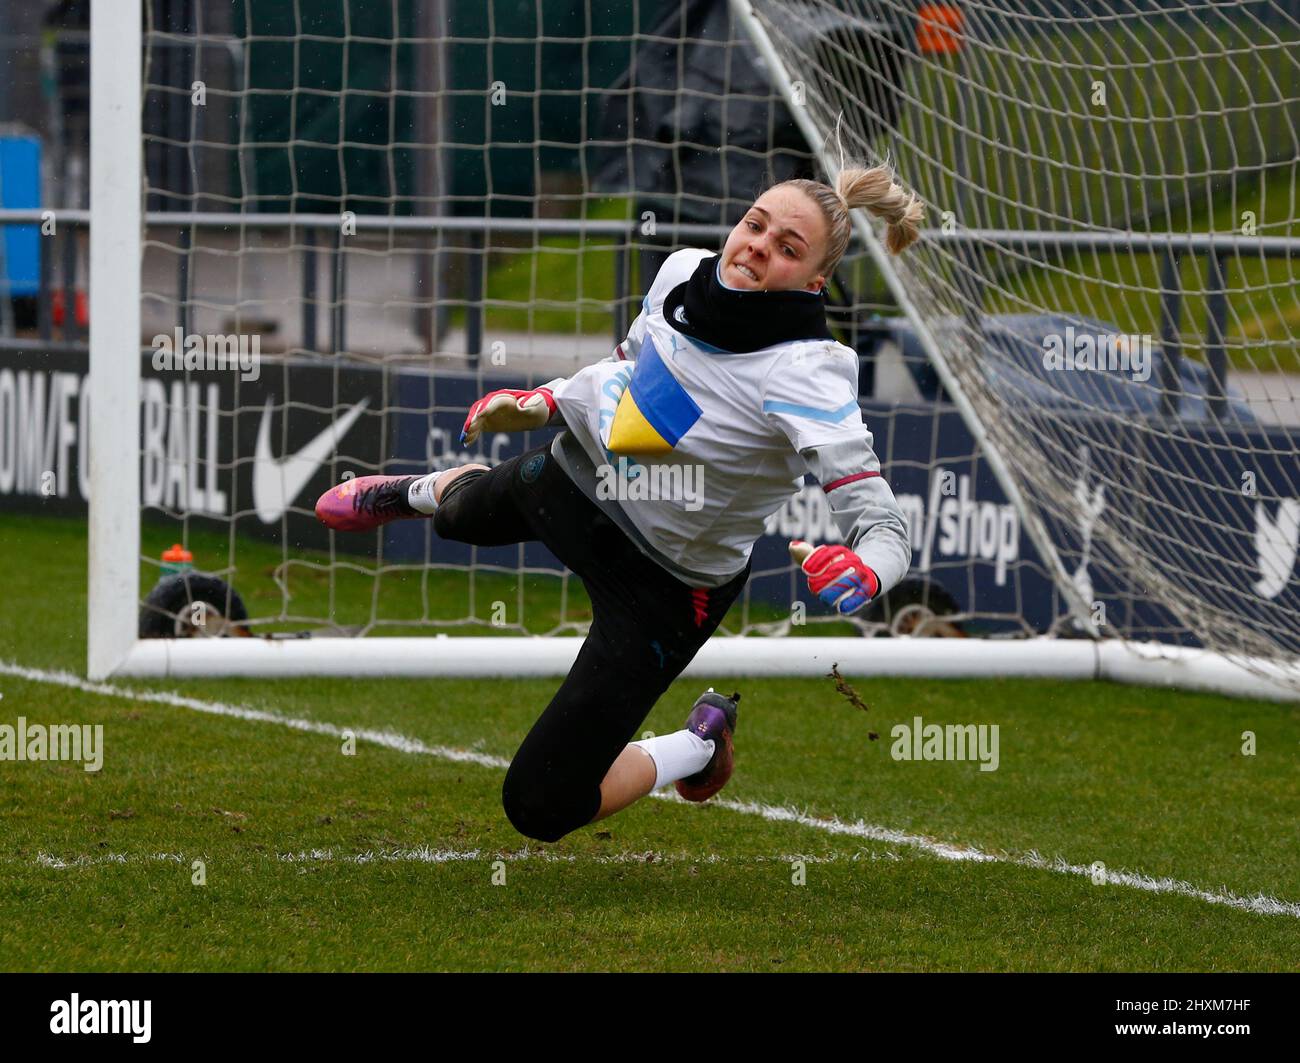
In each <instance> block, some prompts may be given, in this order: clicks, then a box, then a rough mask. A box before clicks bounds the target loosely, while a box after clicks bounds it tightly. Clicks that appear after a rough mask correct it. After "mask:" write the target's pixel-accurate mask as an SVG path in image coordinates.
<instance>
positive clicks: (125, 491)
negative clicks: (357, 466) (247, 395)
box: [86, 0, 1300, 700]
mask: <svg viewBox="0 0 1300 1063" xmlns="http://www.w3.org/2000/svg"><path fill="white" fill-rule="evenodd" d="M729 2H730V3H731V7H732V11H733V13H734V14H735V15H736V17H737V18H738V20H739V21H740V23H741V24H742V25H743V26H744V27H745V28H746V31H747V32H748V33H749V35H750V36H751V38H752V39H753V40H754V42H755V44H756V46H757V47H758V48H759V50H760V51H761V52H762V53H763V55H764V58H765V59H766V60H767V61H768V62H769V63H771V64H772V69H773V71H774V72H776V73H777V77H776V80H777V82H778V84H779V87H780V90H781V91H782V93H783V94H784V95H785V96H786V97H787V99H788V100H789V99H790V98H791V84H790V79H789V77H788V76H787V75H786V74H785V72H784V69H783V65H782V64H781V62H780V60H779V57H778V56H777V54H776V51H775V49H774V48H773V46H772V44H771V42H770V41H769V40H768V39H767V37H766V34H765V33H764V32H763V31H762V27H761V26H760V25H759V24H758V20H757V17H756V15H755V13H754V11H753V8H752V5H751V4H750V3H749V2H748V0H729ZM142 15H143V0H117V2H116V3H115V4H113V5H107V4H102V3H100V4H94V5H92V7H91V33H90V64H91V101H90V103H91V147H90V156H91V188H90V212H91V241H90V262H89V274H90V308H91V314H90V387H91V391H92V400H91V403H90V431H89V452H90V453H89V456H90V502H89V554H88V603H87V613H86V622H87V663H86V668H87V673H88V675H89V677H90V678H91V679H92V680H101V679H105V678H110V677H119V676H148V677H189V676H263V677H275V676H297V675H346V676H399V675H400V676H422V677H452V676H457V677H522V676H558V675H563V674H565V673H566V672H567V671H568V669H569V668H570V666H571V665H572V663H573V660H574V659H575V657H576V656H577V653H578V649H579V647H580V646H581V644H582V641H583V640H582V639H580V638H573V637H557V638H539V637H527V636H515V637H509V636H508V637H506V638H505V639H502V638H482V637H464V638H459V637H456V638H453V637H451V636H447V635H440V636H436V637H416V638H400V637H376V638H363V639H354V640H351V641H350V642H349V644H348V648H347V652H346V653H339V652H338V649H339V647H338V644H337V642H336V640H334V639H323V638H315V639H306V640H300V639H293V640H271V639H259V638H244V639H239V638H232V639H176V640H167V639H158V640H141V639H139V638H138V637H137V624H138V609H139V598H140V594H139V591H140V588H139V570H140V531H141V520H140V502H141V491H140V461H139V447H140V441H139V424H138V420H137V419H136V418H131V417H123V416H121V413H120V411H121V410H124V409H137V408H138V406H139V394H140V382H141V373H140V357H139V353H140V322H141V311H140V300H141V289H142V278H141V271H140V269H139V268H138V264H139V263H140V262H141V256H142V250H143V235H144V224H145V217H144V214H143V181H142V177H143V172H142V158H143V123H142V112H141V106H142V97H143V89H142V84H141V77H140V71H141V69H142V60H143V34H142V32H141V29H140V27H141V26H142V25H143V18H142ZM791 111H792V113H793V114H794V116H795V118H796V120H797V121H798V122H799V123H800V125H801V127H802V129H803V132H804V133H805V135H807V137H808V141H809V143H810V144H817V143H818V142H819V140H820V138H819V136H818V135H817V132H816V130H815V129H814V128H813V127H812V123H811V120H810V119H809V118H808V116H807V115H806V114H805V113H803V109H802V108H800V107H799V106H797V105H795V106H792V107H791ZM123 145H134V150H123ZM818 155H819V156H820V159H821V162H822V164H823V165H824V166H825V167H827V172H828V173H833V172H834V165H835V164H834V160H833V159H831V158H830V157H829V154H828V152H827V151H826V149H825V146H823V147H822V148H821V149H820V150H819V151H818ZM855 213H856V215H858V216H856V217H855V219H854V224H855V226H856V228H857V231H858V234H859V236H860V237H861V238H862V240H863V241H864V243H865V245H866V247H867V249H868V250H869V252H870V253H871V255H872V256H873V259H874V260H875V262H876V264H877V265H878V266H879V267H880V268H881V270H882V273H883V275H884V277H885V278H886V280H887V282H888V283H889V285H890V287H891V289H892V290H893V292H894V294H895V296H896V297H897V298H898V301H899V305H900V307H901V308H902V310H903V311H904V313H905V314H906V315H907V316H908V318H909V319H910V320H911V322H912V324H913V326H914V327H915V328H916V330H917V333H918V335H919V336H921V337H922V339H923V341H924V344H925V347H926V349H927V353H928V354H929V355H930V357H931V359H932V361H933V363H934V365H935V368H936V370H937V371H938V373H939V374H940V376H941V378H942V379H943V381H944V383H945V384H947V385H949V391H950V393H951V394H952V395H953V396H954V399H955V401H956V404H957V405H958V407H959V408H960V411H961V414H962V417H963V419H964V420H965V421H966V423H967V424H968V425H969V427H970V430H971V432H972V433H973V434H974V436H975V438H976V439H977V440H978V441H979V442H980V444H981V445H982V446H983V447H984V451H985V453H986V455H987V457H988V459H989V462H990V466H991V467H992V469H993V470H994V471H995V474H996V475H997V478H998V481H999V483H1000V484H1001V486H1002V487H1003V489H1004V490H1005V491H1006V494H1007V497H1008V499H1009V500H1010V501H1011V502H1012V504H1014V505H1015V507H1016V509H1017V510H1018V511H1019V513H1020V514H1021V517H1022V519H1024V520H1025V521H1026V527H1027V528H1028V530H1029V532H1030V534H1031V537H1032V538H1033V540H1034V543H1035V545H1036V546H1037V547H1038V548H1039V549H1040V550H1041V552H1042V556H1043V557H1044V558H1045V559H1047V560H1048V561H1049V564H1050V566H1051V568H1052V570H1053V572H1054V574H1055V576H1056V579H1057V582H1058V584H1059V586H1060V588H1061V590H1062V592H1063V593H1064V594H1065V596H1066V597H1067V599H1068V600H1069V601H1070V604H1071V606H1072V608H1073V610H1074V612H1075V614H1076V616H1077V617H1078V618H1079V620H1080V621H1081V623H1083V624H1084V625H1085V630H1087V631H1088V632H1089V633H1090V635H1091V636H1092V637H1089V638H1083V639H1054V638H1031V639H1023V640H983V639H980V640H975V639H972V640H969V641H966V640H953V639H925V638H895V639H890V640H889V641H887V642H882V641H877V640H876V639H867V638H858V639H854V638H816V637H811V638H804V637H799V638H775V639H773V638H754V637H746V638H714V639H711V640H710V641H709V642H708V643H707V644H706V645H705V646H704V648H703V649H702V650H701V651H700V653H699V655H698V656H697V657H696V658H695V660H694V661H693V662H692V663H691V665H690V666H689V667H688V668H687V669H686V672H685V674H686V675H702V676H704V675H707V676H710V677H721V676H822V675H826V674H828V673H829V672H830V669H831V667H832V665H838V666H839V668H840V669H841V670H842V671H843V672H845V673H846V674H850V675H855V676H894V675H908V676H929V677H944V678H958V677H965V678H979V677H1001V676H1009V675H1014V676H1035V677H1044V678H1047V677H1051V678H1063V679H1096V678H1105V679H1112V680H1117V681H1122V682H1133V683H1142V684H1153V685H1163V686H1176V687H1184V688H1195V689H1203V690H1211V691H1216V692H1219V693H1223V694H1233V695H1239V696H1240V695H1248V696H1256V697H1263V698H1270V699H1275V700H1295V699H1297V698H1300V681H1298V679H1297V675H1298V674H1300V671H1298V670H1295V669H1289V668H1287V667H1285V666H1281V665H1278V664H1276V663H1275V662H1269V661H1253V662H1238V661H1235V660H1233V659H1230V658H1228V657H1227V656H1225V655H1222V654H1218V653H1214V652H1211V651H1207V650H1199V649H1188V648H1184V647H1177V646H1169V645H1164V644H1156V643H1132V642H1124V641H1121V640H1117V639H1100V638H1097V637H1096V635H1097V632H1096V630H1095V628H1094V627H1093V625H1092V622H1091V619H1090V617H1089V613H1088V610H1087V608H1086V605H1085V603H1083V602H1082V600H1081V599H1079V597H1078V594H1077V592H1076V591H1075V589H1074V587H1073V585H1072V581H1071V580H1070V579H1069V578H1068V576H1067V575H1066V573H1065V570H1064V567H1063V565H1062V564H1061V561H1060V558H1059V555H1058V554H1057V552H1056V550H1055V547H1054V546H1053V544H1052V542H1051V540H1050V537H1049V536H1048V535H1047V533H1046V529H1045V528H1044V527H1043V526H1042V524H1041V522H1040V521H1039V520H1038V519H1037V516H1036V514H1034V513H1033V512H1032V510H1030V509H1029V507H1027V506H1026V505H1025V503H1024V500H1023V498H1022V496H1021V494H1020V492H1019V490H1018V488H1017V485H1016V483H1015V481H1014V479H1013V478H1012V477H1011V476H1010V475H1009V473H1008V471H1007V468H1006V465H1005V463H1004V461H1003V460H1002V458H1001V456H1000V455H999V454H998V453H997V451H996V449H995V448H994V447H992V446H991V445H990V441H989V439H988V435H987V433H986V432H984V431H983V427H982V425H981V424H980V423H979V422H978V419H977V418H976V417H975V415H974V411H973V409H972V407H971V406H970V404H969V402H967V401H964V396H963V395H962V392H961V389H960V388H959V387H955V386H952V385H954V384H955V379H954V377H953V374H952V371H951V369H950V368H949V367H948V366H947V364H946V363H945V361H944V359H943V357H942V352H941V351H939V350H938V348H937V345H936V344H935V342H934V339H933V336H932V335H931V334H930V332H929V330H928V329H927V328H926V325H925V322H924V321H923V320H922V318H921V316H920V314H919V313H918V312H917V310H916V308H915V306H914V305H913V304H912V302H911V300H910V298H909V297H908V293H907V292H906V290H905V289H904V287H903V285H902V283H901V281H900V280H899V278H898V277H897V275H896V274H895V273H894V272H893V270H892V269H891V268H890V266H889V262H888V256H887V255H886V253H885V251H884V248H883V247H882V246H881V245H880V243H879V241H878V239H877V238H876V236H875V234H874V232H873V231H872V229H871V226H870V225H869V224H868V223H867V222H866V219H865V218H864V217H862V216H861V212H860V211H859V212H855ZM127 262H134V263H136V264H137V268H135V269H123V268H122V264H123V263H127ZM507 649H508V652H503V650H507ZM1247 665H1249V667H1247Z"/></svg>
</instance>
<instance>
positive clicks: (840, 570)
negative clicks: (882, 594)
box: [790, 539, 880, 616]
mask: <svg viewBox="0 0 1300 1063" xmlns="http://www.w3.org/2000/svg"><path fill="white" fill-rule="evenodd" d="M790 556H791V557H793V558H794V559H795V561H797V562H798V563H799V567H800V568H802V569H803V571H804V575H806V576H807V577H808V589H809V590H811V591H812V592H813V594H815V595H817V597H819V598H820V599H821V600H822V601H823V602H825V603H826V604H827V605H829V606H830V607H831V608H832V609H835V610H836V611H837V612H839V614H840V615H841V616H848V615H849V614H850V613H856V612H857V611H858V610H859V609H861V608H862V607H863V606H864V605H866V604H867V603H868V602H869V601H871V599H872V598H874V597H875V596H876V595H877V594H878V593H879V591H880V580H879V579H878V578H877V576H876V574H875V573H874V572H872V571H871V569H870V568H868V567H867V565H866V564H865V562H863V560H862V558H860V557H858V555H857V554H855V553H854V552H853V551H852V550H850V549H849V548H848V547H847V546H819V547H817V549H815V550H814V549H813V547H812V545H811V544H810V543H805V542H803V541H801V540H799V539H795V540H794V541H793V542H791V543H790Z"/></svg>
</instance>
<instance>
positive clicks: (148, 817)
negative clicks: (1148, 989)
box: [0, 516, 1300, 971]
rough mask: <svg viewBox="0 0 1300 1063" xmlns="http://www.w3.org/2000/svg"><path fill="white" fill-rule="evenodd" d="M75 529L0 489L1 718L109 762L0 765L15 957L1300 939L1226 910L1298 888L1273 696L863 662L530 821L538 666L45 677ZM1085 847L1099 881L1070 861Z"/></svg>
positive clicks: (1257, 944) (79, 646)
mask: <svg viewBox="0 0 1300 1063" xmlns="http://www.w3.org/2000/svg"><path fill="white" fill-rule="evenodd" d="M85 541H86V540H85V529H84V526H83V525H81V524H79V523H77V522H74V521H45V520H43V521H34V520H25V519H21V518H15V517H8V516H6V517H0V549H3V551H4V556H6V557H8V558H10V559H11V560H12V561H13V562H16V563H12V564H11V566H10V573H9V580H8V583H7V586H6V593H5V596H4V599H3V602H2V603H0V659H3V661H5V662H7V663H8V664H9V665H20V666H23V667H25V668H28V669H35V670H39V671H40V674H39V675H37V674H29V675H28V676H27V677H26V678H24V677H22V676H20V675H19V674H16V673H15V671H14V670H13V669H12V668H10V669H9V670H8V671H6V672H0V694H3V698H2V699H0V724H3V723H8V724H11V725H12V724H14V723H15V722H16V718H17V717H18V716H20V715H21V716H25V717H26V718H27V720H28V721H29V722H40V723H46V724H50V723H55V722H57V723H90V724H96V723H98V724H103V725H104V746H105V752H104V765H103V769H102V770H101V771H100V772H98V773H87V772H85V771H84V770H83V769H82V767H81V766H80V765H76V764H69V763H15V762H8V761H0V928H2V929H0V938H2V939H3V950H2V953H0V954H2V955H3V956H4V966H5V967H6V968H9V969H15V970H135V969H148V970H155V969H162V970H225V969H236V970H336V969H337V970H412V969H458V970H503V969H506V970H524V969H560V970H810V969H815V970H913V971H915V970H1244V969H1252V970H1254V969H1260V970H1287V969H1295V968H1296V966H1297V963H1296V957H1297V956H1300V918H1298V917H1297V914H1286V913H1285V912H1283V913H1282V914H1272V915H1267V914H1259V913H1257V912H1255V911H1250V910H1242V908H1240V907H1234V906H1233V904H1232V903H1223V902H1225V901H1228V902H1233V901H1234V899H1248V898H1256V897H1262V898H1273V899H1277V900H1280V901H1283V902H1290V903H1291V905H1292V906H1293V907H1292V909H1291V911H1292V912H1293V913H1295V912H1297V911H1300V909H1295V908H1294V904H1295V902H1297V901H1300V859H1298V858H1297V856H1296V852H1297V845H1296V841H1297V839H1296V835H1295V830H1296V824H1297V823H1298V822H1300V793H1298V792H1297V791H1298V789H1300V788H1298V787H1297V786H1296V783H1295V779H1296V777H1297V774H1296V772H1297V767H1300V718H1298V717H1297V714H1296V711H1295V709H1294V707H1290V706H1279V705H1274V704H1271V703H1265V702H1250V701H1230V700H1227V699H1223V698H1218V697H1214V696H1210V695H1201V694H1184V693H1170V692H1163V691H1152V690H1145V689H1139V688H1131V687H1120V686H1115V685H1109V684H1099V683H1080V684H1068V683H1057V682H1048V681H1032V682H1030V681H1012V680H1006V681H1001V682H979V683H976V682H937V681H919V680H917V681H896V680H888V681H885V680H871V681H866V680H860V681H857V682H855V684H854V685H855V686H856V687H857V689H858V690H859V692H861V694H862V695H863V697H864V699H865V701H866V702H867V704H868V705H869V707H870V711H869V713H868V714H866V715H864V714H863V713H862V712H861V711H859V710H857V709H854V708H852V707H851V706H850V705H849V704H848V703H847V702H846V701H844V700H843V698H841V697H840V696H839V695H838V694H837V693H836V692H835V689H834V686H833V684H832V683H831V682H830V681H829V680H761V681H758V680H756V681H751V682H744V681H740V682H737V683H736V684H735V685H736V686H737V687H738V688H739V689H741V690H742V691H743V692H744V695H745V700H744V702H743V703H742V710H743V711H742V715H741V723H740V728H739V731H738V735H737V771H736V775H735V777H734V778H733V780H732V782H731V783H730V785H729V786H728V787H727V789H726V790H725V791H724V792H723V795H722V796H723V797H724V798H726V801H725V802H724V803H720V804H714V803H710V804H709V805H705V806H699V807H696V806H688V805H685V804H683V803H680V802H676V801H663V800H646V801H643V802H640V803H639V804H637V805H635V806H634V807H633V808H631V809H629V810H627V811H625V812H623V813H620V814H619V815H617V816H615V817H613V818H611V819H609V820H606V821H603V822H602V823H600V824H597V825H595V826H594V827H591V828H586V829H584V830H581V831H578V832H577V833H575V834H573V835H571V836H569V837H568V838H566V839H564V840H563V841H561V842H559V843H556V844H554V845H537V844H536V843H528V842H526V841H525V839H523V838H521V837H520V836H519V835H518V834H516V833H515V832H514V830H513V829H512V828H511V827H510V825H509V823H508V822H507V821H506V819H505V817H504V815H503V813H502V812H501V809H500V805H499V791H500V784H501V779H502V775H503V767H502V765H503V764H504V763H505V762H507V761H508V759H509V757H510V756H511V754H512V753H513V751H514V749H515V747H516V746H517V745H518V742H519V741H520V740H521V739H522V737H523V735H524V733H525V732H526V730H527V728H528V727H529V725H530V724H531V723H532V721H533V719H534V718H535V717H536V715H537V714H538V713H539V712H540V710H541V708H542V707H543V706H544V704H545V703H546V701H547V700H548V699H549V697H550V695H551V693H552V692H553V690H554V689H555V687H556V686H557V685H558V680H515V681H494V682H487V681H464V680H457V681H414V680H387V681H365V682H346V681H337V680H322V679H294V680H277V681H263V680H257V681H254V680H203V681H185V682H180V681H176V680H170V681H160V682H150V681H144V680H138V681H130V682H124V683H121V684H116V685H115V687H116V689H117V693H114V694H109V693H101V692H95V691H92V690H88V689H84V688H82V687H77V686H69V685H64V684H60V683H56V682H51V681H49V677H50V673H52V672H54V671H57V670H67V671H71V672H75V673H81V672H83V671H84V644H85V643H84V627H85V619H84V617H85ZM236 582H237V583H238V578H237V580H236ZM881 645H882V648H885V647H887V645H888V644H887V643H884V642H882V643H881ZM707 682H708V681H707V680H686V681H681V682H678V683H677V684H676V685H675V686H674V687H673V688H672V690H671V691H670V692H669V694H668V695H667V696H666V697H665V698H664V699H663V700H662V701H661V703H660V704H659V705H658V706H657V707H656V708H655V710H654V712H653V713H652V714H651V716H650V718H649V719H648V720H647V722H646V725H645V726H646V727H647V728H648V729H652V730H656V731H661V732H662V731H666V730H671V729H675V728H676V727H679V726H680V724H681V720H682V719H683V718H684V716H685V713H686V711H687V709H688V708H689V706H690V704H691V702H692V701H693V700H694V698H695V696H696V695H697V694H698V693H699V691H700V689H702V687H703V686H704V685H707ZM727 682H729V681H727ZM122 688H129V690H131V691H134V692H137V695H138V696H131V695H126V696H124V695H123V694H122V693H121V690H122ZM162 691H171V692H174V693H176V694H179V695H181V696H182V698H184V699H192V702H190V703H187V705H188V707H186V705H180V704H169V703H165V702H161V701H157V700H150V696H151V695H155V694H157V693H158V692H162ZM203 707H207V708H209V709H212V708H214V707H215V708H217V709H218V710H220V709H222V708H223V707H224V709H225V710H233V709H237V708H240V707H242V708H245V709H252V710H260V711H261V712H264V713H271V714H274V715H275V717H276V719H275V720H268V719H266V718H253V719H242V718H238V717H235V716H231V715H221V714H218V713H214V712H212V711H207V712H204V711H197V710H198V709H199V708H203ZM918 715H919V716H921V717H922V718H923V719H924V720H925V722H926V723H931V722H934V723H984V724H997V725H999V728H1000V736H1001V737H1000V764H999V768H998V770H997V771H995V772H980V771H979V770H978V765H977V764H975V763H971V762H965V763H954V762H920V763H918V762H909V761H899V760H894V759H892V757H891V756H890V747H891V744H892V742H891V738H890V734H889V732H890V728H891V727H893V726H894V725H895V724H898V723H909V722H911V720H912V719H913V717H915V716H918ZM280 718H291V719H294V720H297V721H301V722H302V723H303V724H304V725H305V726H309V727H311V728H314V729H306V730H304V729H299V728H292V727H289V726H286V725H285V724H284V723H282V722H277V720H279V719H280ZM343 729H352V730H353V731H356V732H358V733H359V734H361V735H362V737H361V738H359V740H358V741H357V742H356V747H355V749H356V755H355V756H347V755H344V754H343V752H342V746H343V742H342V741H341V739H340V737H339V733H338V732H341V731H342V730H343ZM366 729H369V730H370V731H374V732H385V733H387V734H388V735H389V737H387V738H383V739H382V741H370V740H368V739H367V738H366V737H365V734H366ZM869 730H875V731H877V732H878V733H879V734H880V740H879V741H876V742H872V741H871V740H870V739H869V738H868V737H867V733H868V731H869ZM1244 731H1251V732H1253V733H1254V735H1255V742H1256V751H1255V754H1254V755H1243V750H1242V746H1243V739H1242V733H1243V732H1244ZM392 735H400V736H404V737H405V738H406V739H409V740H410V741H407V742H405V743H403V742H400V741H397V740H396V739H394V738H393V737H391V736H392ZM399 746H400V747H402V748H395V747H399ZM403 749H405V750H413V751H403ZM465 755H468V757H469V759H452V757H453V756H460V757H462V758H463V757H464V756H465ZM796 813H798V814H802V816H803V817H804V818H803V819H799V820H796V819H795V818H794V817H795V815H796ZM859 821H861V822H860V823H859ZM875 828H883V829H881V830H877V829H875ZM889 832H893V833H889ZM939 843H942V844H943V845H946V846H950V847H952V848H951V849H948V850H945V849H942V848H940V845H939ZM976 849H977V850H978V851H979V853H980V854H982V855H984V856H986V857H989V859H954V857H958V856H961V855H963V854H965V855H966V856H971V855H974V851H975V850H976ZM945 854H946V855H945ZM1057 858H1060V860H1061V861H1062V862H1063V864H1065V865H1070V866H1072V867H1074V868H1075V869H1076V871H1075V872H1069V871H1063V870H1060V869H1059V868H1058V869H1054V865H1053V861H1054V860H1056V859H1057ZM196 861H198V862H201V865H202V877H203V879H204V880H205V881H204V884H203V885H196V884H194V880H195V878H196V876H197V875H198V872H197V870H196V863H195V862H196ZM1096 863H1101V864H1104V865H1105V868H1106V869H1108V871H1109V872H1111V873H1112V874H1111V875H1110V876H1109V877H1107V878H1106V880H1105V884H1102V885H1094V884H1093V880H1092V878H1091V877H1090V876H1089V875H1087V874H1080V873H1077V870H1078V869H1081V868H1082V869H1087V868H1089V867H1091V866H1092V865H1094V864H1096ZM1126 872H1127V873H1133V874H1136V875H1141V876H1148V878H1146V879H1141V880H1139V881H1138V884H1137V885H1123V884H1120V883H1119V882H1117V881H1116V880H1115V878H1114V873H1121V874H1122V873H1126ZM1152 878H1154V879H1162V878H1168V879H1170V880H1176V881H1177V882H1179V883H1183V884H1186V887H1189V888H1194V889H1195V890H1199V891H1202V894H1203V895H1201V896H1195V895H1187V892H1186V889H1185V888H1184V887H1173V886H1169V885H1168V884H1166V888H1165V892H1160V891H1158V890H1154V889H1152V888H1149V887H1150V886H1151V882H1150V879H1152ZM1143 883H1145V885H1146V886H1147V887H1148V888H1141V887H1142V884H1143ZM1179 889H1183V892H1179V891H1178V890H1179Z"/></svg>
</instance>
